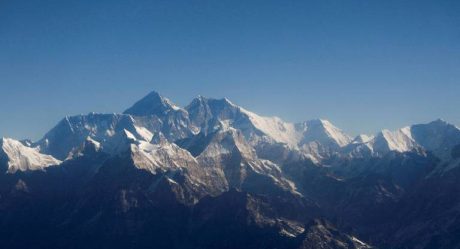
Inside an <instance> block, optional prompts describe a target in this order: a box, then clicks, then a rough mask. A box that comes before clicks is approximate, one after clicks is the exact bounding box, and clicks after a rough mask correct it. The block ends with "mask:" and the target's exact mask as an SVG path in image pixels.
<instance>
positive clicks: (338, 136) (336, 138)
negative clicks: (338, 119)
mask: <svg viewBox="0 0 460 249" xmlns="http://www.w3.org/2000/svg"><path fill="white" fill-rule="evenodd" d="M299 126H300V127H301V129H303V130H304V137H303V139H302V141H301V143H302V144H306V143H309V142H313V141H315V142H319V143H321V144H323V145H334V144H335V145H337V146H339V147H343V146H345V145H347V144H349V143H350V142H351V140H352V139H351V137H350V136H348V135H347V134H346V133H344V132H343V131H342V130H340V129H339V128H337V127H336V126H334V125H333V124H332V123H331V122H329V121H328V120H324V119H313V120H309V121H306V122H304V123H303V124H301V125H299Z"/></svg>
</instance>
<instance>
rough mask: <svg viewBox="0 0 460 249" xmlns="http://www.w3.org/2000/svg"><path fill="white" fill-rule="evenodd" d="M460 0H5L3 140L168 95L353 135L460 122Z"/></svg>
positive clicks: (0, 6)
mask: <svg viewBox="0 0 460 249" xmlns="http://www.w3.org/2000/svg"><path fill="white" fill-rule="evenodd" d="M458 13H460V1H448V0H446V1H435V0H433V1H423V0H422V1H392V0H386V1H369V0H363V1H341V0H337V1H328V0H321V1H267V0H265V1H236V0H232V1H142V0H140V1H115V0H110V1H108V0H106V1H104V0H102V1H84V0H79V1H60V0H57V1H44V0H41V1H38V0H28V1H17V0H3V1H0V94H1V99H2V101H1V102H2V104H0V117H1V119H0V136H8V137H14V138H25V137H30V138H33V139H37V138H39V137H40V136H42V135H43V134H44V133H45V132H46V131H47V130H48V129H50V128H51V127H52V126H54V125H55V123H56V122H58V121H59V120H60V119H61V118H62V117H64V116H65V115H74V114H80V113H88V112H92V111H95V112H110V113H111V112H121V111H123V110H124V109H126V108H127V107H129V106H130V105H131V104H132V103H133V102H135V101H136V100H138V99H140V98H141V97H142V96H144V95H146V94H147V93H148V92H150V91H151V90H156V91H158V92H160V93H162V94H163V95H165V96H166V97H169V98H170V99H171V100H173V101H174V102H176V103H177V104H179V105H186V104H187V103H188V102H190V101H191V99H193V98H194V97H195V96H197V95H199V94H201V95H204V96H209V97H216V98H220V97H227V98H229V99H230V100H232V101H233V102H234V103H236V104H239V105H241V106H243V107H245V108H246V109H249V110H252V111H254V112H256V113H259V114H262V115H267V116H272V115H276V116H279V117H281V118H283V119H285V120H287V121H293V122H295V121H301V120H307V119H311V118H325V119H329V120H330V121H331V122H333V123H334V124H336V125H337V126H338V127H340V128H342V129H343V130H345V131H346V132H348V133H350V134H357V133H361V132H366V133H370V132H375V131H378V130H381V129H383V128H389V129H394V128H398V127H401V126H404V125H407V124H411V123H420V122H427V121H430V120H434V119H437V118H443V119H445V120H447V121H449V122H451V123H454V124H457V125H459V124H460V108H459V107H460V97H459V93H460V15H459V14H458Z"/></svg>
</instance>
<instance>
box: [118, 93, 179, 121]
mask: <svg viewBox="0 0 460 249" xmlns="http://www.w3.org/2000/svg"><path fill="white" fill-rule="evenodd" d="M179 110H181V108H180V107H178V106H177V105H175V104H174V103H173V102H172V101H171V100H169V99H168V98H166V97H163V96H162V95H160V94H159V93H158V92H156V91H152V92H150V93H149V94H147V95H146V96H145V97H143V98H142V99H141V100H139V101H137V102H136V103H134V105H133V106H132V107H130V108H128V109H127V110H126V111H124V112H123V113H125V114H131V115H134V116H148V115H157V116H164V115H166V114H167V113H169V112H171V111H179Z"/></svg>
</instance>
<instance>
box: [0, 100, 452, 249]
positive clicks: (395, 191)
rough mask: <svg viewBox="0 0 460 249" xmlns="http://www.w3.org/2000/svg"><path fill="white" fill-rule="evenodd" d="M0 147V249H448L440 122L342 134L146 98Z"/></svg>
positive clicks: (445, 130) (223, 104)
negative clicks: (32, 139) (351, 134)
mask: <svg viewBox="0 0 460 249" xmlns="http://www.w3.org/2000/svg"><path fill="white" fill-rule="evenodd" d="M31 125H32V124H31ZM0 143H1V150H0V170H1V171H2V172H1V174H0V230H1V231H2V233H0V242H1V244H2V245H3V246H4V248H190V249H192V248H194V249H195V248H196V249H198V248H293V249H294V248H295V249H303V248H305V249H306V248H401V249H402V248H460V236H459V235H460V195H459V194H458V193H460V181H458V180H457V179H459V177H460V129H459V128H458V127H456V126H455V125H453V124H449V123H448V122H446V121H444V120H440V119H438V120H435V121H432V122H430V123H427V124H415V125H411V126H407V127H403V128H401V129H398V130H396V131H389V130H382V131H381V132H378V133H377V134H373V135H366V134H362V135H358V136H356V137H354V138H353V137H351V136H349V135H347V134H346V133H345V132H343V131H342V130H341V129H339V128H337V127H336V126H334V125H333V124H332V123H331V122H329V121H327V120H323V119H314V120H308V121H305V122H301V123H290V122H285V121H283V120H282V119H280V118H277V117H264V116H260V115H258V114H255V113H253V112H251V111H248V110H246V109H244V108H242V107H240V106H237V105H235V104H233V103H232V102H231V101H230V100H228V99H213V98H205V97H202V96H199V97H197V98H195V99H193V100H192V102H191V103H190V104H189V105H187V106H185V107H179V106H177V105H175V104H174V103H173V102H172V101H171V100H169V99H167V98H165V97H163V96H161V95H160V94H158V93H157V92H151V93H150V94H148V95H147V96H145V97H144V98H142V99H141V100H139V101H138V102H136V103H134V105H133V106H132V107H130V108H128V109H126V110H125V111H124V112H123V113H116V114H100V113H89V114H87V115H77V116H67V117H65V118H63V119H62V120H61V121H60V122H59V123H58V124H57V125H56V126H55V127H54V128H52V129H51V130H50V131H49V132H47V133H46V134H45V135H44V136H43V138H41V139H40V140H38V141H30V140H27V139H26V140H14V139H11V138H2V139H1V141H0Z"/></svg>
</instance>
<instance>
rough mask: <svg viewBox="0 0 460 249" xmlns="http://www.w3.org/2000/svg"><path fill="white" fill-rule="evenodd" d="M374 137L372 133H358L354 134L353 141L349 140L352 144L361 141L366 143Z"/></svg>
mask: <svg viewBox="0 0 460 249" xmlns="http://www.w3.org/2000/svg"><path fill="white" fill-rule="evenodd" d="M373 138H374V136H373V135H366V134H360V135H358V136H356V137H355V138H354V139H353V141H351V143H352V144H361V143H367V142H369V141H371V140H372V139H373Z"/></svg>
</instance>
